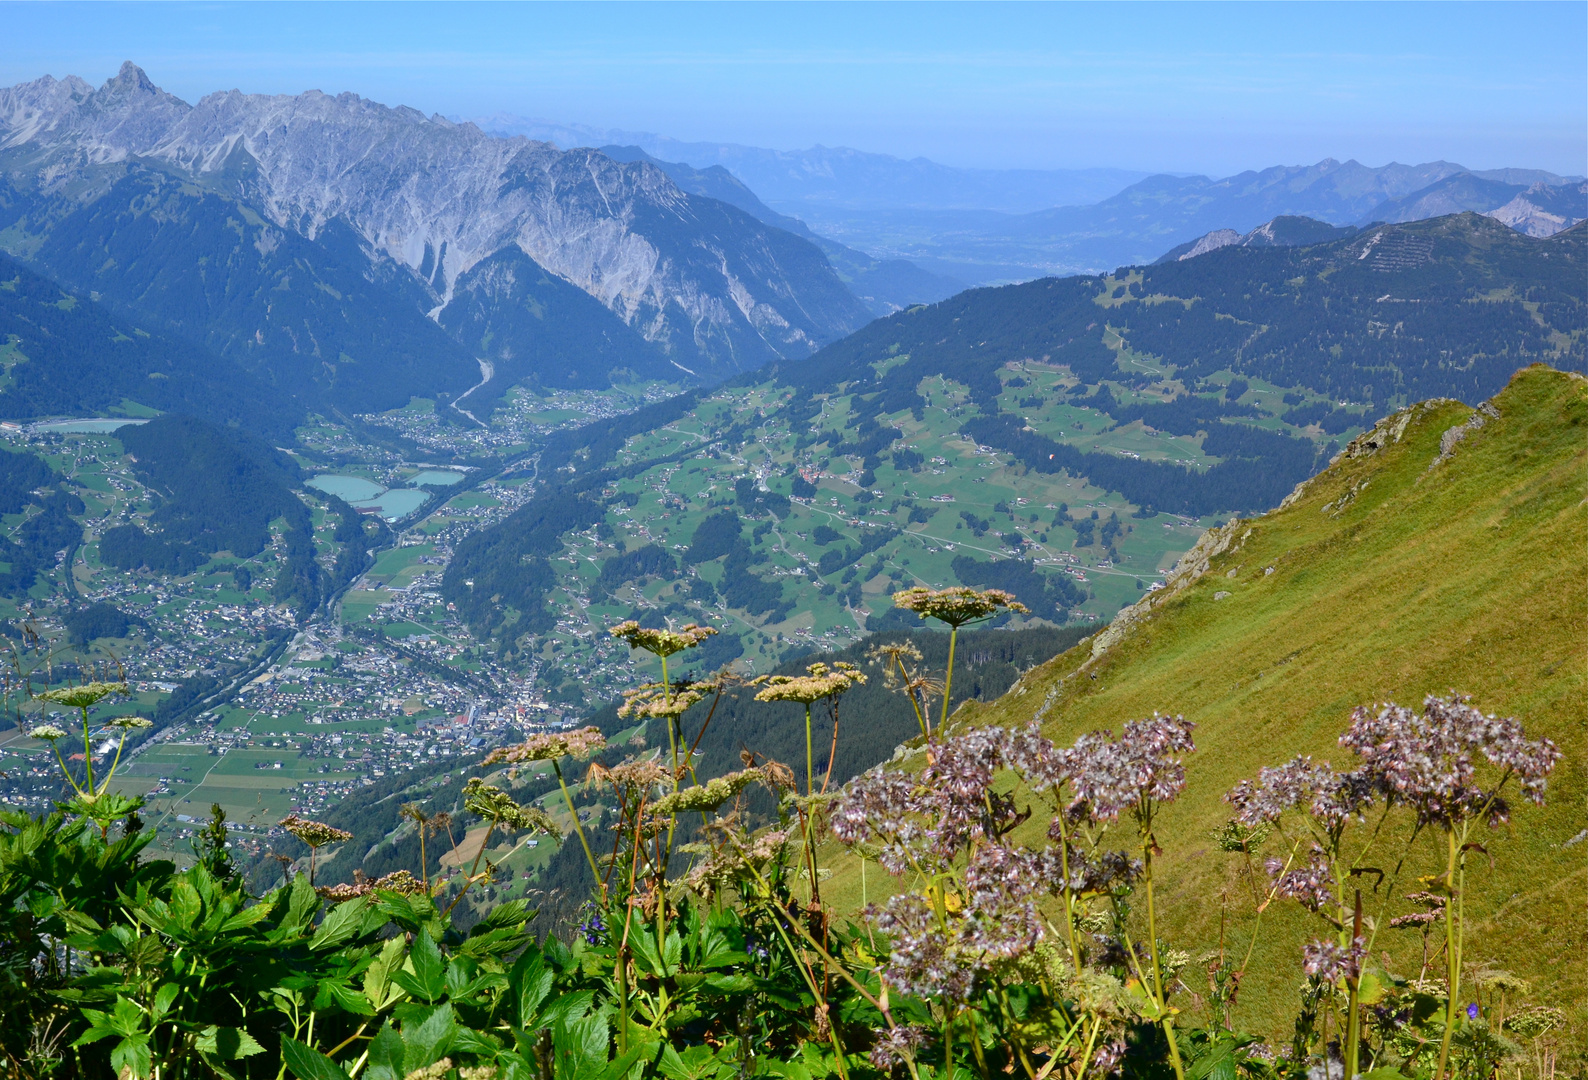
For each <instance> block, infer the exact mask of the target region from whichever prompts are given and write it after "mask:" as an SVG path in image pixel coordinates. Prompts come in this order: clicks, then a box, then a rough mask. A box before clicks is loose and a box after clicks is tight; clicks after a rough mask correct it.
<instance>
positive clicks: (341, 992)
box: [320, 979, 375, 1016]
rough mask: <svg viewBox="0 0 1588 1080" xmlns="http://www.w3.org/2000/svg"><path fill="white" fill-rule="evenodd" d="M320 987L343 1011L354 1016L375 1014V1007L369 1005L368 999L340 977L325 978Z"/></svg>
mask: <svg viewBox="0 0 1588 1080" xmlns="http://www.w3.org/2000/svg"><path fill="white" fill-rule="evenodd" d="M320 988H321V989H322V990H323V991H324V992H325V994H326V995H327V996H328V997H330V999H331V1000H332V1001H334V1002H336V1004H337V1007H338V1008H340V1009H342V1010H344V1011H345V1012H350V1013H352V1014H354V1015H355V1016H374V1015H375V1009H374V1007H373V1006H372V1005H370V1002H369V999H368V998H366V997H365V996H364V995H363V994H361V993H359V992H358V991H357V990H354V989H353V988H352V987H351V986H348V985H347V984H346V983H344V982H342V981H341V980H340V979H327V980H325V981H324V982H322V983H321V984H320Z"/></svg>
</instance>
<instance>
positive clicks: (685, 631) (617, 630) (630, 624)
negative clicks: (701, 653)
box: [611, 619, 717, 657]
mask: <svg viewBox="0 0 1588 1080" xmlns="http://www.w3.org/2000/svg"><path fill="white" fill-rule="evenodd" d="M716 632H717V631H715V630H713V629H712V628H711V627H709V626H697V625H695V624H694V623H685V624H684V625H683V626H680V627H679V628H678V629H677V630H668V629H666V628H665V627H662V628H652V627H648V626H641V625H640V624H639V623H638V622H636V621H634V620H633V619H629V620H628V621H627V622H620V623H618V624H617V625H616V626H614V627H613V628H612V630H611V633H612V636H613V637H615V638H617V639H618V640H619V641H622V642H626V643H627V644H628V647H629V648H631V649H644V650H645V651H646V652H648V653H653V654H655V655H657V656H662V657H667V656H672V655H673V654H674V653H680V652H683V651H684V650H685V649H693V648H694V647H695V646H696V645H699V644H700V643H701V642H702V641H705V640H706V639H707V638H708V637H710V636H711V635H713V634H715V633H716Z"/></svg>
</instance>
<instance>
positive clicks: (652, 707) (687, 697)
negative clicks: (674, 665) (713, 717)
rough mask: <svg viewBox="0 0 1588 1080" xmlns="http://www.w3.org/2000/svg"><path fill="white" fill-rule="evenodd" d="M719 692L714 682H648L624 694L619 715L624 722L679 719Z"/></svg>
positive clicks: (619, 707)
mask: <svg viewBox="0 0 1588 1080" xmlns="http://www.w3.org/2000/svg"><path fill="white" fill-rule="evenodd" d="M716 692H717V683H716V682H714V681H711V680H703V681H700V682H685V681H680V682H676V683H664V682H653V683H645V684H644V685H642V686H637V687H635V688H634V689H632V690H625V691H623V704H622V705H619V706H618V715H619V716H621V717H623V718H624V719H629V718H632V717H639V718H641V719H645V720H649V719H652V718H654V717H658V716H666V717H673V718H676V717H680V716H683V715H684V714H685V713H686V712H688V711H689V710H690V709H692V708H694V707H695V706H696V705H698V704H700V703H701V702H702V701H704V700H705V699H706V698H708V697H710V696H711V695H712V694H714V693H716Z"/></svg>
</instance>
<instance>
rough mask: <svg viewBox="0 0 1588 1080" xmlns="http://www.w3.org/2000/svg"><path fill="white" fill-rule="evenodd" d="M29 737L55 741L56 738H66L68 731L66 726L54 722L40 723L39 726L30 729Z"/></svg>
mask: <svg viewBox="0 0 1588 1080" xmlns="http://www.w3.org/2000/svg"><path fill="white" fill-rule="evenodd" d="M28 738H30V739H42V740H44V741H45V742H54V741H55V740H56V739H64V738H66V731H65V729H64V728H60V727H57V726H55V725H54V724H40V725H39V726H38V727H36V728H32V729H30V730H29V731H28Z"/></svg>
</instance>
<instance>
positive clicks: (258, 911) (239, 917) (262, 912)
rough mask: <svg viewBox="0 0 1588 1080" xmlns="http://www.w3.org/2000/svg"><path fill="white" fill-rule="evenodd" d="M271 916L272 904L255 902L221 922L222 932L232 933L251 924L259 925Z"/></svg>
mask: <svg viewBox="0 0 1588 1080" xmlns="http://www.w3.org/2000/svg"><path fill="white" fill-rule="evenodd" d="M268 918H270V905H269V904H265V903H259V904H253V905H251V906H249V907H245V908H243V910H241V911H239V912H238V913H237V914H235V915H233V916H232V917H231V918H229V919H227V920H226V921H225V922H223V923H221V929H220V932H221V933H223V934H230V933H233V932H234V931H237V930H246V929H248V928H249V927H250V926H257V925H259V924H260V923H262V922H264V921H265V920H266V919H268Z"/></svg>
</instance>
